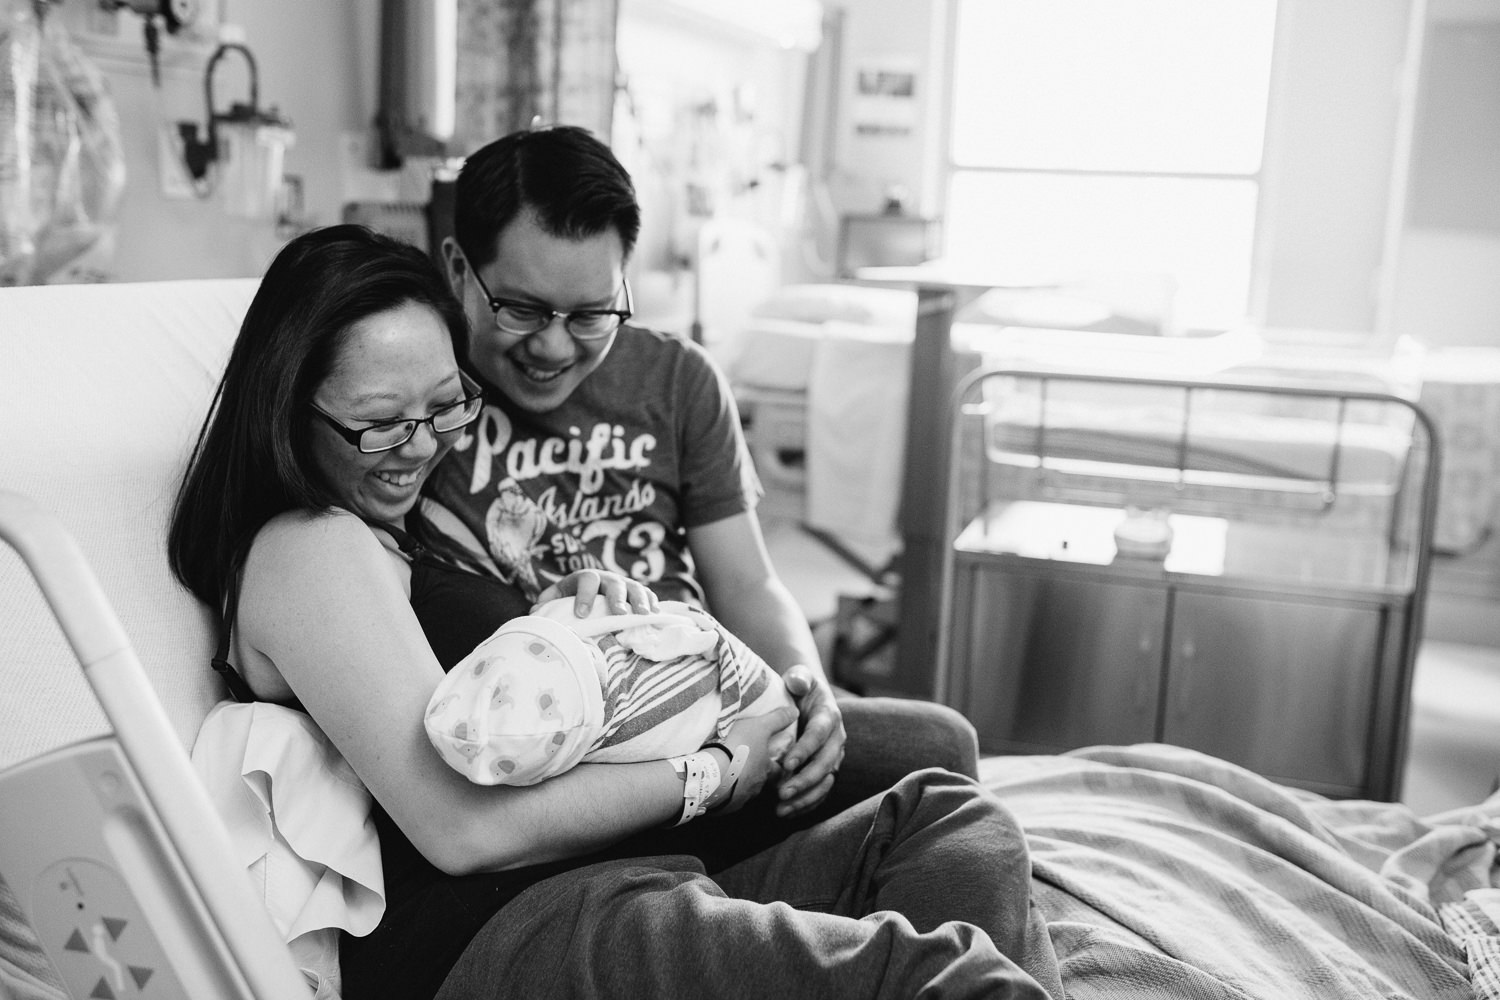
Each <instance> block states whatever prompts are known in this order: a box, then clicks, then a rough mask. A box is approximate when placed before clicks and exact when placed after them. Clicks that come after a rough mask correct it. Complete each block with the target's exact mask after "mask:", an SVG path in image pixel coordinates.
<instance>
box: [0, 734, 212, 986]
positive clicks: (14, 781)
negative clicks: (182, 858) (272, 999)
mask: <svg viewBox="0 0 1500 1000" xmlns="http://www.w3.org/2000/svg"><path fill="white" fill-rule="evenodd" d="M143 796H144V793H143V792H142V790H141V788H140V786H139V784H138V783H137V781H136V778H135V775H134V772H133V771H132V770H131V768H130V766H129V763H128V762H127V761H126V760H125V758H124V755H123V753H122V751H121V749H120V746H119V744H118V743H117V742H116V741H115V740H114V738H113V737H101V738H98V739H94V740H89V741H85V742H82V743H77V744H74V745H72V746H68V747H63V748H61V749H58V750H55V751H53V752H51V753H48V754H45V755H43V756H40V757H37V758H34V759H32V760H29V761H26V762H24V763H22V764H19V765H16V766H15V767H12V768H10V769H8V770H6V771H4V772H0V879H3V880H4V881H5V884H6V885H7V886H8V887H9V888H10V891H11V895H12V896H13V897H14V899H15V900H16V902H17V903H18V904H19V906H20V908H21V917H22V919H23V920H25V922H26V923H27V924H29V925H30V926H31V928H32V929H33V930H34V931H35V932H36V935H37V939H38V941H39V943H40V944H41V947H42V950H43V951H44V952H45V953H46V955H47V957H48V959H49V960H50V961H51V962H52V966H53V968H54V969H55V970H56V971H57V975H58V977H59V978H60V979H61V980H62V981H63V983H64V984H66V986H67V989H68V993H69V995H70V996H71V997H72V998H73V1000H134V998H149V1000H177V998H182V1000H188V998H190V997H206V996H227V995H235V994H233V993H226V992H225V991H224V990H223V989H222V984H221V983H220V982H218V978H219V977H218V976H217V975H216V973H215V972H214V971H213V970H212V969H211V968H209V967H208V965H207V963H206V962H204V961H202V960H201V959H199V960H197V961H194V960H192V959H190V960H189V962H188V964H190V965H198V966H199V967H197V968H178V967H175V966H174V965H173V964H172V963H171V962H169V961H168V959H167V957H166V956H167V951H168V948H167V947H165V946H169V945H171V944H172V939H173V938H176V939H178V943H180V944H182V945H183V946H184V947H183V948H174V949H172V952H173V953H174V954H182V955H199V956H201V955H203V954H204V950H203V949H201V948H197V947H195V946H194V943H193V938H194V937H195V936H197V935H199V934H201V933H202V931H201V930H199V929H197V928H194V927H192V926H191V924H192V922H193V921H192V920H191V917H185V916H184V915H183V914H190V913H192V911H193V900H192V899H191V894H190V893H185V892H183V891H182V890H181V889H180V888H179V886H181V885H182V884H183V883H182V880H181V879H179V878H175V877H173V871H172V869H173V866H174V857H175V855H174V852H173V851H172V849H171V847H170V844H168V843H167V841H166V838H165V835H164V833H163V832H162V831H161V830H160V828H159V826H157V825H156V823H155V821H154V819H153V813H152V810H151V809H150V808H148V806H147V803H146V802H145V799H144V797H143ZM179 962H180V960H179ZM189 986H191V987H192V988H191V989H189V988H188V987H189Z"/></svg>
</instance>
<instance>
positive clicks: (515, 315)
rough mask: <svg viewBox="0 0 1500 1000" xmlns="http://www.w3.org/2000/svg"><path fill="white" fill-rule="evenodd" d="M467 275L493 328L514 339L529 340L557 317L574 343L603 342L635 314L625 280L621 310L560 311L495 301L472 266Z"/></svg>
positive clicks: (529, 303)
mask: <svg viewBox="0 0 1500 1000" xmlns="http://www.w3.org/2000/svg"><path fill="white" fill-rule="evenodd" d="M469 273H470V274H472V275H473V276H474V283H475V284H477V285H478V286H479V290H480V291H481V292H483V293H484V297H485V299H487V300H488V302H489V307H490V312H492V313H494V314H495V325H496V326H498V327H499V328H500V330H501V331H502V332H503V333H508V334H510V335H511V336H514V337H529V336H531V335H532V334H533V333H540V332H541V331H543V330H545V329H546V328H547V327H548V326H549V325H551V323H552V321H553V320H554V319H556V318H557V317H559V316H561V317H562V320H563V328H564V329H566V330H567V331H568V334H569V336H571V337H572V338H573V339H574V340H603V339H604V338H605V337H608V336H610V335H611V334H613V333H614V332H615V331H616V330H618V329H619V328H620V324H621V323H623V322H625V321H626V320H628V319H629V318H630V317H631V316H633V315H634V314H635V305H634V303H632V302H631V301H630V282H629V281H626V282H625V283H624V285H623V286H622V287H623V288H624V291H625V308H624V309H575V310H573V311H572V312H563V311H562V310H561V309H553V308H552V307H550V306H544V305H538V304H537V303H535V302H523V301H521V300H519V299H500V298H496V297H495V296H493V295H491V294H490V290H489V287H488V286H487V285H486V284H485V283H484V279H483V278H481V277H480V276H479V271H477V270H476V269H475V268H474V266H473V265H472V264H471V265H469Z"/></svg>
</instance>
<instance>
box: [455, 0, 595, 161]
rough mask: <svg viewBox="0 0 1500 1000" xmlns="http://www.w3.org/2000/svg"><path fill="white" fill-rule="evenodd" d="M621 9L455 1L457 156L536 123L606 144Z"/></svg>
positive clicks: (552, 1)
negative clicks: (578, 131)
mask: <svg viewBox="0 0 1500 1000" xmlns="http://www.w3.org/2000/svg"><path fill="white" fill-rule="evenodd" d="M618 9H619V0H459V3H458V108H457V122H456V128H455V134H454V141H453V145H454V147H456V151H458V152H459V153H467V152H471V151H473V150H475V149H478V148H479V147H480V146H483V145H484V144H485V143H487V142H489V141H490V140H491V139H494V138H496V137H497V136H500V135H504V134H505V133H506V132H513V131H515V130H516V129H518V128H525V127H526V126H528V125H530V124H531V122H532V120H533V119H536V118H539V119H540V120H541V121H542V123H544V124H568V125H582V126H583V127H585V128H588V129H591V130H592V131H593V132H594V133H595V134H596V135H598V136H599V137H600V138H602V139H604V140H605V141H606V142H608V141H609V133H610V120H611V118H612V115H613V109H614V90H615V23H616V18H617V15H618Z"/></svg>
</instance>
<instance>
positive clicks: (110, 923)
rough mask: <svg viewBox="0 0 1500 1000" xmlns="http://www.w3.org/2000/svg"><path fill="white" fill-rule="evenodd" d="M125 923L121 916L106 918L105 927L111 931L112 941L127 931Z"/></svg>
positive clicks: (118, 938)
mask: <svg viewBox="0 0 1500 1000" xmlns="http://www.w3.org/2000/svg"><path fill="white" fill-rule="evenodd" d="M125 923H126V922H125V921H124V920H121V919H120V918H119V917H105V918H104V929H105V930H107V931H109V939H110V940H111V941H118V940H120V935H121V934H124V933H125Z"/></svg>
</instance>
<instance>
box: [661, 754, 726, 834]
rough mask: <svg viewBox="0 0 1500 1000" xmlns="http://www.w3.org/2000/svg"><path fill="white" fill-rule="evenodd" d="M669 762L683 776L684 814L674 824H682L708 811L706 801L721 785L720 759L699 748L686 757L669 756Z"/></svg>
mask: <svg viewBox="0 0 1500 1000" xmlns="http://www.w3.org/2000/svg"><path fill="white" fill-rule="evenodd" d="M667 763H669V764H671V765H672V770H674V771H676V772H677V773H678V774H679V775H681V776H682V815H681V816H679V817H678V819H677V822H676V823H674V824H672V825H673V826H681V825H682V824H684V823H686V822H687V821H688V820H692V819H697V818H698V817H699V816H702V815H703V814H704V813H705V812H706V811H707V809H706V808H705V807H704V803H705V802H707V801H708V798H709V796H710V795H712V794H713V793H714V791H715V790H716V789H717V788H718V787H719V761H718V759H717V758H715V757H714V755H713V754H711V753H709V752H708V751H707V750H699V751H697V752H695V753H690V754H688V755H687V756H685V757H671V758H668V760H667Z"/></svg>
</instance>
